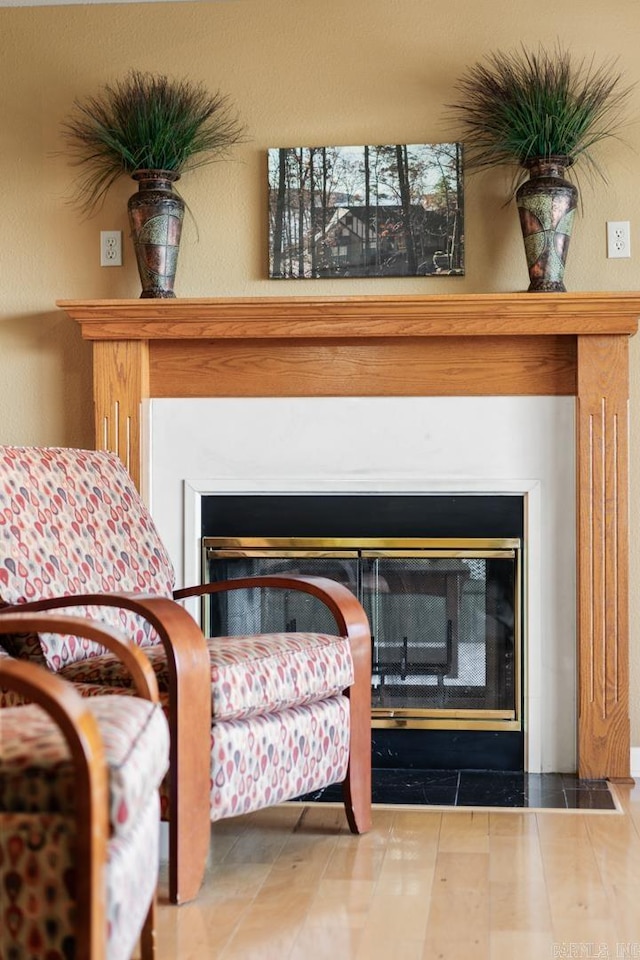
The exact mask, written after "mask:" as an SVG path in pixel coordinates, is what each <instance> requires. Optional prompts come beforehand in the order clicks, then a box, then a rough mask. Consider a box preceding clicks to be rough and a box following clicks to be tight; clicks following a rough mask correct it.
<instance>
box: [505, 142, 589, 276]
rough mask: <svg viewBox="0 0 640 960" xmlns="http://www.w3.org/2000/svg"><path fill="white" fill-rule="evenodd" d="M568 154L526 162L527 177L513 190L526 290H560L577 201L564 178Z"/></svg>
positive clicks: (574, 190)
mask: <svg viewBox="0 0 640 960" xmlns="http://www.w3.org/2000/svg"><path fill="white" fill-rule="evenodd" d="M570 164H571V160H570V158H569V157H548V158H545V159H541V160H532V161H531V162H530V163H529V164H528V168H529V179H528V180H526V181H525V182H524V183H523V184H522V185H521V186H520V187H519V188H518V191H517V192H516V203H517V205H518V212H519V214H520V226H521V227H522V236H523V237H524V249H525V254H526V257H527V266H528V267H529V280H530V283H529V289H528V292H529V293H549V292H559V293H563V292H564V291H565V290H566V287H565V285H564V282H563V278H564V268H565V263H566V260H567V252H568V250H569V240H570V239H571V231H572V228H573V221H574V217H575V212H576V206H577V202H578V190H577V188H576V187H575V186H574V185H573V184H572V183H570V182H569V181H568V180H565V179H564V171H565V168H566V167H567V166H569V165H570Z"/></svg>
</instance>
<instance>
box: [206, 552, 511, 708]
mask: <svg viewBox="0 0 640 960" xmlns="http://www.w3.org/2000/svg"><path fill="white" fill-rule="evenodd" d="M212 540H214V538H205V551H204V559H205V573H204V577H205V580H207V581H217V580H226V579H232V578H238V577H247V576H253V575H256V574H272V573H287V574H290V575H295V574H305V575H309V576H322V577H328V578H330V579H332V580H337V581H338V582H340V583H342V584H344V585H345V586H347V587H348V588H349V589H350V590H352V592H353V593H355V594H356V596H358V598H359V599H360V601H361V603H362V604H363V606H364V608H365V610H366V612H367V615H368V617H369V622H370V625H371V633H372V690H371V693H372V711H373V717H374V721H376V720H377V721H378V723H377V725H386V724H385V718H386V720H387V721H388V723H397V722H400V720H399V719H398V718H402V724H403V725H412V724H411V720H412V718H413V719H415V720H417V721H420V722H421V721H426V720H427V719H428V718H432V720H434V721H437V724H436V725H440V726H460V725H464V723H463V722H462V721H465V720H473V719H474V718H475V719H476V720H477V719H478V718H485V719H487V718H490V719H492V720H493V721H498V722H500V721H502V722H504V721H513V722H516V721H517V717H518V715H519V703H518V701H519V696H520V678H519V670H520V655H519V643H520V633H521V631H520V626H519V616H520V614H519V601H518V589H519V575H518V551H517V550H514V549H497V550H490V549H477V550H469V549H464V550H442V549H439V550H412V551H406V550H395V551H394V550H375V549H354V550H349V551H348V550H341V551H335V552H333V553H330V552H329V551H323V552H321V551H318V550H315V551H313V550H308V551H297V550H296V551H293V550H288V551H281V552H280V554H279V555H278V553H277V551H276V550H269V551H267V550H256V551H255V554H256V555H253V556H249V555H247V554H248V553H249V552H250V551H249V550H247V548H246V547H243V548H242V550H238V549H228V548H220V547H211V546H210V545H209V544H210V543H211V541H212ZM285 554H286V555H285ZM206 603H207V606H206V609H205V628H206V629H209V630H210V631H211V633H212V634H214V635H216V634H217V635H224V634H226V635H232V634H243V633H247V634H252V633H261V632H280V631H282V630H312V631H318V632H325V633H335V630H336V626H335V622H334V620H333V617H332V616H331V614H330V613H329V611H328V610H327V608H326V607H324V605H323V604H322V603H321V602H320V601H319V600H317V599H316V598H315V597H310V596H307V595H306V594H301V593H299V592H296V591H289V590H271V589H249V590H238V591H231V592H228V593H221V594H216V595H213V596H212V597H211V598H209V599H208V600H207V601H206ZM452 719H453V720H455V722H453V723H451V722H450V721H451V720H452Z"/></svg>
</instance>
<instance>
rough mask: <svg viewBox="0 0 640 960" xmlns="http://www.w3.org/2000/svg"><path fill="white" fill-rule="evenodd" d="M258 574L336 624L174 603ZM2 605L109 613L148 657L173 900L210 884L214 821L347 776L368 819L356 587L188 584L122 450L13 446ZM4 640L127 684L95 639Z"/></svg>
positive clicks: (0, 569)
mask: <svg viewBox="0 0 640 960" xmlns="http://www.w3.org/2000/svg"><path fill="white" fill-rule="evenodd" d="M260 586H263V587H272V588H274V587H275V588H279V589H289V590H301V591H303V592H305V593H307V594H311V595H313V596H315V597H318V598H319V599H320V600H322V602H323V603H325V605H326V606H327V607H328V608H329V610H330V611H331V613H332V614H333V617H334V619H335V620H336V624H337V630H336V635H325V634H310V633H277V634H261V635H260V636H258V637H256V636H243V637H233V638H231V637H215V638H207V639H205V637H204V636H203V635H202V633H201V631H200V628H199V627H198V626H197V625H196V623H195V621H194V620H193V618H192V617H191V616H190V615H189V614H188V613H187V612H186V610H184V608H183V607H182V605H181V604H180V603H179V602H177V601H180V600H184V599H185V598H187V597H193V596H197V595H201V594H204V593H215V592H220V591H228V590H235V589H247V588H249V587H250V588H253V589H255V588H256V587H260ZM0 601H4V603H5V604H6V605H7V606H6V607H5V612H4V613H3V615H6V613H7V612H9V611H12V610H13V611H15V610H16V609H19V610H43V609H52V608H53V607H56V608H58V609H64V610H66V611H67V612H70V611H71V610H72V609H73V610H74V611H75V612H76V613H78V612H81V613H82V614H83V615H86V616H88V617H97V618H100V619H101V620H102V621H104V622H105V623H108V624H111V625H113V626H115V627H117V628H119V629H121V630H122V631H124V632H125V634H126V635H127V636H128V637H129V638H131V639H132V640H133V641H134V642H135V643H136V644H137V645H138V646H139V647H141V648H142V649H143V650H144V652H145V654H146V656H147V657H148V658H149V659H150V661H151V663H152V665H153V668H154V670H155V673H156V676H157V680H158V684H159V688H160V697H161V701H162V702H163V703H164V705H165V707H166V710H167V716H168V719H169V725H170V730H171V765H170V776H169V778H168V784H166V785H165V804H164V806H163V816H165V817H168V819H169V821H170V832H169V861H170V868H169V869H170V877H169V884H170V897H171V899H172V900H174V901H175V902H180V901H182V900H187V899H190V898H192V897H193V896H195V894H196V893H197V890H198V888H199V886H200V882H201V879H202V875H203V871H204V864H205V859H206V854H207V851H208V845H209V820H210V819H211V820H218V819H220V818H222V817H228V816H231V815H236V814H239V813H248V812H251V811H254V810H257V809H260V808H261V807H264V806H267V805H270V804H275V803H280V802H283V801H285V800H290V799H292V798H294V797H297V796H300V795H301V794H304V793H307V792H310V791H313V790H317V789H320V788H322V787H324V786H328V785H329V784H332V783H340V782H342V783H343V793H344V798H345V809H346V814H347V819H348V823H349V826H350V828H351V830H352V832H354V833H362V832H365V831H366V830H368V829H369V828H370V823H371V730H370V670H371V660H370V658H371V640H370V634H369V625H368V622H367V618H366V615H365V613H364V610H363V609H362V607H361V606H360V604H359V603H358V601H357V600H356V598H355V597H354V596H353V594H351V593H350V592H349V591H348V590H347V589H346V588H345V587H343V586H341V585H340V584H337V583H333V582H331V581H328V580H324V579H322V578H305V577H286V576H280V575H274V576H263V577H252V578H250V579H246V580H245V579H238V580H231V581H226V582H223V583H220V582H218V583H210V584H198V585H196V586H194V587H189V588H184V589H180V590H175V589H174V571H173V568H172V565H171V562H170V559H169V557H168V555H167V552H166V550H165V548H164V546H163V544H162V542H161V540H160V538H159V536H158V533H157V530H156V528H155V525H154V523H153V520H152V518H151V516H150V514H149V512H148V510H147V509H146V507H145V505H144V503H143V502H142V500H141V498H140V496H139V495H138V493H137V491H136V489H135V487H134V486H133V483H132V481H131V479H130V477H129V475H128V473H127V472H126V470H125V469H124V467H123V466H122V464H121V462H120V461H119V459H118V458H117V457H116V456H115V455H113V454H110V453H106V452H95V451H86V450H70V449H61V448H25V447H22V448H20V447H0ZM0 619H1V617H0ZM4 646H5V649H6V650H7V651H8V652H9V653H11V655H13V656H15V657H19V658H22V659H25V658H26V659H29V660H33V661H36V662H38V663H40V664H42V665H44V666H46V667H48V669H49V670H51V671H54V672H55V673H57V674H59V676H61V677H63V678H65V679H66V680H69V681H72V682H73V683H74V684H76V685H77V689H78V690H79V691H80V692H82V693H83V694H85V695H93V694H95V693H102V692H104V691H106V690H110V691H114V690H115V691H119V692H122V691H123V690H126V689H127V688H128V687H129V686H130V680H129V678H128V676H127V675H126V672H125V671H124V670H123V668H122V665H121V663H120V662H119V661H118V660H117V659H116V658H114V657H113V655H112V653H111V652H110V651H108V650H104V649H101V648H100V647H97V646H96V645H95V644H92V643H90V642H88V641H87V640H86V639H82V638H79V637H76V636H59V635H51V634H48V633H46V632H41V631H40V632H37V633H24V634H22V635H20V636H12V637H11V638H6V639H5V642H4Z"/></svg>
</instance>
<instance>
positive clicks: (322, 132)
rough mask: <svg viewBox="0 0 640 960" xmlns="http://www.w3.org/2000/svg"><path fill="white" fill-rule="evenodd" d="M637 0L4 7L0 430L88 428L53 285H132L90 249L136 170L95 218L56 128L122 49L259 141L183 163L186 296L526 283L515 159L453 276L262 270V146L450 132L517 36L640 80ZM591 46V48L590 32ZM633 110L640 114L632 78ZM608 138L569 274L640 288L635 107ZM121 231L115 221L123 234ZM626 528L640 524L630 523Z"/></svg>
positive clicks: (637, 454) (75, 356)
mask: <svg viewBox="0 0 640 960" xmlns="http://www.w3.org/2000/svg"><path fill="white" fill-rule="evenodd" d="M639 34H640V4H639V3H638V0H616V2H615V3H613V4H604V3H602V0H566V2H565V3H564V4H558V3H556V2H555V0H553V2H551V0H539V2H538V3H537V4H536V5H533V6H532V5H531V4H530V3H524V2H523V0H513V2H511V3H503V4H496V3H495V0H473V2H471V0H449V2H446V3H435V2H433V0H432V2H429V3H426V2H425V0H348V2H347V0H322V2H318V0H295V2H291V0H222V2H217V3H175V4H174V3H162V4H151V3H143V4H124V5H120V4H114V5H106V6H100V5H98V6H87V7H80V6H70V7H66V6H56V7H34V8H2V9H0V38H1V47H2V49H1V54H2V55H1V56H0V90H1V91H2V95H1V96H0V172H1V175H2V176H1V180H0V183H1V189H2V192H3V199H2V205H1V206H2V213H3V220H2V224H3V225H2V229H1V230H0V291H1V292H0V297H1V300H0V442H8V443H36V444H68V445H91V443H92V428H91V409H90V406H91V361H90V350H89V348H88V346H87V345H86V344H84V343H83V342H82V341H81V339H80V337H79V335H78V333H77V331H76V329H75V328H74V327H73V325H72V324H71V322H70V321H68V320H67V318H66V317H65V316H64V315H63V314H61V313H60V312H59V311H57V310H56V308H55V306H54V301H55V300H56V299H57V298H62V297H66V298H82V297H89V298H98V297H136V296H137V295H138V293H139V284H138V279H137V273H136V270H135V265H134V263H133V256H132V253H131V250H130V248H129V247H128V246H125V265H124V267H122V268H120V269H119V268H110V269H104V268H102V269H101V268H100V266H99V254H98V251H99V231H100V230H101V229H103V230H105V229H110V230H111V229H121V230H123V231H126V214H125V201H126V198H127V197H128V195H129V194H130V193H131V192H133V191H132V184H131V183H130V182H129V181H123V182H122V183H120V184H119V185H118V186H117V187H116V188H115V189H114V190H113V191H112V193H111V195H110V196H109V198H108V199H107V202H106V204H105V206H104V208H103V210H102V211H101V212H100V214H99V215H98V216H96V217H95V218H94V219H92V220H90V221H85V222H81V220H80V218H79V216H78V215H77V213H75V212H74V210H73V209H71V208H70V207H69V206H68V205H66V204H65V202H64V198H65V196H66V195H67V194H68V192H69V187H70V183H71V179H72V172H71V170H70V169H69V167H68V166H67V164H66V162H65V159H64V156H61V155H59V154H58V155H56V151H60V150H61V149H62V144H61V141H60V138H59V123H60V120H61V119H62V118H63V117H64V115H65V114H66V113H67V111H68V110H69V108H70V106H71V104H72V101H73V99H74V97H81V98H83V97H85V96H86V95H88V94H91V93H93V92H95V91H96V90H97V89H98V88H99V86H100V85H101V84H102V83H103V82H104V81H105V80H108V79H114V78H117V77H119V76H121V75H122V74H123V73H125V72H126V71H127V70H129V69H130V68H132V67H135V68H139V69H143V70H153V71H164V72H167V73H170V74H174V75H184V74H188V75H190V76H191V77H193V78H194V79H201V80H203V81H204V82H205V83H206V84H207V85H208V86H209V87H210V88H212V89H216V88H218V87H221V88H222V89H223V90H224V91H225V92H228V93H230V94H231V95H232V97H233V98H234V99H235V101H236V103H237V105H238V107H239V110H240V112H241V115H242V117H243V118H244V119H245V121H246V122H247V124H248V128H249V132H250V135H251V141H250V142H248V143H247V144H246V145H244V146H243V147H241V148H240V149H239V150H238V151H237V154H236V156H237V161H236V162H233V163H226V164H219V165H216V166H214V167H205V168H204V169H202V170H199V171H195V172H193V173H192V174H189V175H187V176H185V178H184V180H183V181H182V184H181V186H182V192H183V195H184V196H185V198H186V200H187V202H188V203H189V205H190V207H191V209H192V210H193V212H194V214H195V216H196V218H197V225H198V230H199V236H198V233H197V232H196V229H195V227H194V225H193V222H187V225H186V235H185V236H184V239H183V246H182V250H181V255H180V259H181V262H180V268H179V276H178V281H177V284H176V290H177V293H178V295H182V296H224V295H270V294H296V293H298V294H299V293H301V292H304V293H305V294H314V293H326V294H349V293H354V294H360V293H363V294H364V293H371V292H376V293H421V292H427V293H440V292H442V293H445V292H448V291H456V292H470V293H473V292H483V291H493V290H505V291H507V290H521V289H524V287H525V286H526V268H525V263H524V255H523V252H522V243H521V240H520V237H519V228H518V224H517V216H516V214H515V209H514V207H513V205H508V206H506V207H505V206H503V200H504V197H505V194H506V191H507V188H508V181H509V177H508V174H506V173H504V172H502V171H496V172H494V173H491V174H488V175H483V176H482V177H477V178H472V179H470V180H468V181H467V183H466V203H467V216H466V230H465V233H466V241H467V274H466V277H464V278H462V279H440V278H438V279H435V278H433V279H424V278H423V279H385V280H338V281H305V282H304V289H303V287H302V286H300V285H298V284H296V283H295V282H293V281H280V282H277V281H269V280H267V279H266V226H265V225H266V203H267V198H266V187H265V182H266V159H265V151H266V149H267V147H269V146H296V145H310V146H313V145H323V144H324V145H330V144H363V143H396V142H405V143H422V142H429V141H437V140H444V139H451V130H450V129H448V128H447V125H446V124H445V122H444V119H443V105H444V104H445V103H446V102H447V101H449V100H450V99H451V98H452V96H453V91H452V87H453V83H454V81H455V79H456V77H457V76H459V75H460V74H461V73H462V71H463V70H464V69H465V68H466V67H467V66H469V65H470V64H471V63H473V62H475V61H476V60H477V59H479V58H480V57H482V56H483V55H484V54H485V53H487V52H490V51H492V50H497V49H509V48H513V47H516V46H518V45H519V43H520V42H521V40H522V39H524V40H526V42H527V43H528V44H530V45H535V44H536V43H537V42H538V41H542V42H544V43H545V44H546V45H553V44H554V43H555V41H556V39H557V38H559V39H560V41H561V42H562V43H563V44H564V45H567V46H570V48H571V49H572V50H573V51H574V52H575V53H576V54H578V55H583V54H587V55H590V54H592V53H594V52H595V53H596V58H597V60H598V61H600V60H603V59H605V58H608V57H618V58H619V66H620V68H621V69H622V70H623V71H624V72H625V73H626V76H627V78H628V79H629V81H640V60H639V59H638V54H637V44H638V35H639ZM596 45H597V49H596ZM631 112H632V113H633V114H635V117H636V120H637V121H638V118H640V87H638V89H636V91H635V93H634V97H633V101H632V108H631ZM625 139H626V141H627V143H628V145H629V146H628V147H625V146H623V145H621V144H618V143H615V142H612V143H610V144H609V145H607V146H606V147H603V149H602V151H601V153H600V156H601V162H602V166H603V167H605V168H606V170H607V171H608V175H609V180H610V182H609V185H608V186H606V187H603V185H602V184H600V183H597V184H595V185H593V186H591V185H590V184H589V182H588V181H587V180H586V179H585V177H584V175H583V177H582V178H581V186H582V188H583V189H582V192H583V200H584V213H583V216H582V217H581V218H580V219H579V220H578V223H577V228H576V232H575V235H574V238H573V240H572V246H571V251H570V255H569V264H568V267H567V273H566V278H565V279H566V282H567V286H568V287H569V288H570V289H571V290H633V289H639V288H640V189H638V184H639V177H640V122H636V124H635V125H634V126H631V127H629V129H628V130H627V131H626V132H625ZM607 220H630V221H631V226H632V243H633V244H634V246H635V249H634V257H633V259H631V260H607V259H606V255H605V222H606V221H607ZM125 235H126V234H125ZM631 365H632V385H631V387H632V397H631V403H632V420H633V426H632V438H631V442H632V476H631V482H632V491H631V493H632V497H631V502H632V538H631V539H632V569H631V582H632V584H633V583H635V584H637V583H639V582H640V544H639V543H638V541H640V536H639V534H640V336H639V337H636V338H635V339H634V340H632V342H631ZM633 534H635V536H633ZM631 616H632V640H631V654H632V661H633V666H632V742H633V743H634V744H636V745H638V746H640V594H638V591H637V590H632V610H631Z"/></svg>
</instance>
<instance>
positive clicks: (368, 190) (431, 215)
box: [269, 143, 464, 279]
mask: <svg viewBox="0 0 640 960" xmlns="http://www.w3.org/2000/svg"><path fill="white" fill-rule="evenodd" d="M463 214H464V210H463V191H462V154H461V147H460V144H457V143H438V144H410V145H407V144H392V145H388V146H363V147H283V148H278V149H272V150H269V275H270V276H271V277H273V278H298V279H304V278H309V277H383V276H432V275H442V274H446V275H451V274H454V275H461V274H462V273H463V272H464V231H463Z"/></svg>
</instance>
